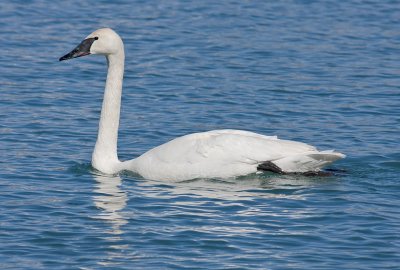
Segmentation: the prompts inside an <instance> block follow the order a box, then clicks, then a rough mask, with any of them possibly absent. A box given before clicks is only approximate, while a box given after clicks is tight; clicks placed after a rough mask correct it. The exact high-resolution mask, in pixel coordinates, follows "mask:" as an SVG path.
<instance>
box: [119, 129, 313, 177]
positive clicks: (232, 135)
mask: <svg viewBox="0 0 400 270" xmlns="http://www.w3.org/2000/svg"><path fill="white" fill-rule="evenodd" d="M305 153H314V154H316V153H318V151H317V149H316V148H315V147H313V146H310V145H308V144H305V143H301V142H295V141H287V140H280V139H278V138H277V137H276V136H264V135H260V134H257V133H253V132H249V131H241V130H213V131H208V132H202V133H193V134H189V135H185V136H182V137H179V138H176V139H174V140H172V141H169V142H167V143H165V144H162V145H160V146H158V147H155V148H153V149H151V150H149V151H148V152H146V153H144V154H143V155H142V156H140V157H139V158H137V159H135V160H132V161H131V162H130V164H126V166H130V167H134V170H135V171H137V172H138V173H139V174H141V175H142V176H144V177H145V178H150V179H165V180H184V179H193V178H208V177H221V178H226V177H232V176H239V175H245V174H250V173H253V172H256V171H257V166H258V165H259V164H261V163H262V162H265V161H275V160H280V159H284V158H287V157H293V156H299V155H302V154H305ZM128 163H129V162H128Z"/></svg>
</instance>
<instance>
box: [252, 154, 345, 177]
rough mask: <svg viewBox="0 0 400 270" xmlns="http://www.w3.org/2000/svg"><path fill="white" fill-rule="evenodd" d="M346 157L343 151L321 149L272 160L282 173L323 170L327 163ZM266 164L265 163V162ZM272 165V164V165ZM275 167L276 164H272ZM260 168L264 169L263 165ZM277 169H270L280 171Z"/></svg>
mask: <svg viewBox="0 0 400 270" xmlns="http://www.w3.org/2000/svg"><path fill="white" fill-rule="evenodd" d="M344 157H346V156H345V155H343V154H342V153H339V152H335V151H333V150H327V151H321V152H315V151H314V152H308V153H303V154H298V155H294V156H289V157H284V158H282V159H278V160H273V161H270V162H271V163H272V164H273V165H275V167H278V169H280V171H281V172H280V173H282V172H283V173H304V172H316V171H319V170H321V169H322V168H323V167H325V166H326V165H329V164H331V163H332V162H334V161H336V160H338V159H342V158H344ZM263 164H265V163H263ZM270 167H271V166H270ZM272 167H274V166H272ZM259 168H260V169H261V170H263V168H262V167H261V165H259ZM278 169H276V170H275V171H274V170H270V171H273V172H279V170H278Z"/></svg>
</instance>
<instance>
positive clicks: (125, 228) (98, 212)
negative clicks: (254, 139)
mask: <svg viewBox="0 0 400 270" xmlns="http://www.w3.org/2000/svg"><path fill="white" fill-rule="evenodd" d="M399 23H400V4H399V3H398V1H362V0H351V1H336V0H332V1H308V0H302V1H290V0H287V1H284V0H282V1H239V0H231V1H210V0H206V1H195V0H191V1H174V0H173V1H144V0H137V1H122V0H121V1H94V0H88V1H82V0H79V1H78V0H71V1H45V0H42V1H41V0H32V1H25V0H24V1H2V2H1V3H0V29H1V30H0V93H1V98H0V135H1V140H0V153H1V155H0V166H1V167H0V168H1V170H0V268H1V269H399V265H400V254H399V252H400V179H399V174H400V151H399V150H400V147H399V139H400V28H399ZM105 26H107V27H112V28H113V29H115V30H116V31H117V32H118V33H119V34H120V35H121V36H122V37H123V39H124V42H125V49H126V73H125V81H124V93H123V99H122V113H121V125H120V140H119V156H120V159H121V160H126V159H131V158H133V157H136V156H138V155H140V154H141V153H143V152H145V151H146V150H148V149H150V148H152V147H154V146H157V145H159V144H161V143H163V142H166V141H168V140H170V139H172V138H174V137H177V136H180V135H184V134H187V133H191V132H198V131H205V130H210V129H220V128H235V129H236V128H237V129H246V130H250V131H255V132H258V133H263V134H268V135H278V136H279V137H280V138H285V139H292V140H299V141H303V142H306V143H310V144H313V145H315V146H317V147H318V148H320V149H336V150H338V151H340V152H342V153H345V154H346V155H347V158H346V159H344V160H342V161H340V162H337V163H335V164H334V165H333V168H334V169H339V170H340V173H338V174H337V175H334V176H331V177H303V176H280V175H274V174H264V175H249V176H246V177H240V178H238V179H226V180H221V179H199V180H194V181H186V182H182V183H175V184H174V183H169V182H166V181H148V180H145V179H143V178H141V177H140V176H138V175H135V174H130V173H121V174H119V175H115V176H106V175H102V174H100V173H98V172H96V171H95V170H93V169H92V168H91V166H90V159H91V151H92V149H93V146H94V143H95V139H96V134H97V125H98V119H99V113H100V107H101V102H102V95H103V88H104V81H105V75H106V68H105V59H104V58H103V57H95V56H89V57H85V58H79V59H74V60H71V61H68V62H59V61H58V58H59V57H60V56H62V55H64V54H65V53H67V52H69V51H70V50H71V49H73V48H74V47H75V46H76V45H77V44H78V43H79V42H80V41H81V40H82V39H84V38H85V37H86V36H87V35H88V34H90V33H91V32H92V31H94V30H95V29H97V28H100V27H105Z"/></svg>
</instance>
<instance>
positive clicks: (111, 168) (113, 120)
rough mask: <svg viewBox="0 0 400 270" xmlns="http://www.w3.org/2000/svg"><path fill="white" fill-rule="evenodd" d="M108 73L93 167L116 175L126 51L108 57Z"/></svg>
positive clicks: (93, 156)
mask: <svg viewBox="0 0 400 270" xmlns="http://www.w3.org/2000/svg"><path fill="white" fill-rule="evenodd" d="M106 58H107V64H108V73H107V81H106V86H105V90H104V99H103V105H102V108H101V115H100V123H99V133H98V135H97V141H96V145H95V147H94V151H93V155H92V166H93V167H94V168H96V169H97V170H99V171H101V172H104V173H110V174H111V173H116V172H117V171H118V169H117V165H118V164H119V163H120V162H119V160H118V154H117V144H118V127H119V118H120V111H121V94H122V80H123V76H124V60H125V55H124V49H123V48H122V50H119V51H118V53H115V54H111V55H107V56H106Z"/></svg>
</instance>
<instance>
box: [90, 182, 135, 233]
mask: <svg viewBox="0 0 400 270" xmlns="http://www.w3.org/2000/svg"><path fill="white" fill-rule="evenodd" d="M94 178H95V180H96V181H97V185H96V187H95V190H94V193H95V194H96V195H95V196H93V200H94V204H95V205H96V206H97V207H98V208H99V209H101V212H100V214H99V215H98V216H97V218H100V219H103V220H105V221H107V222H109V223H110V225H111V229H110V230H109V231H107V233H109V234H113V235H119V234H122V233H123V231H122V230H121V226H122V225H125V224H126V223H127V220H126V219H125V218H124V216H123V215H122V214H121V210H123V209H124V208H125V206H126V202H127V200H128V196H127V194H126V192H125V191H123V190H121V189H120V187H119V186H120V185H121V182H122V180H121V178H120V177H119V176H108V175H95V176H94Z"/></svg>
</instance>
